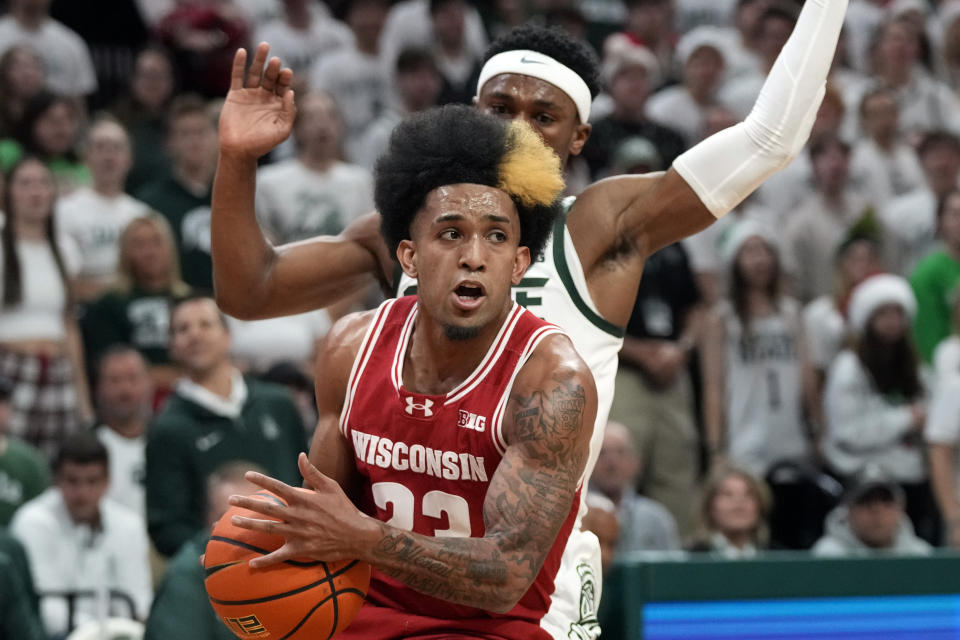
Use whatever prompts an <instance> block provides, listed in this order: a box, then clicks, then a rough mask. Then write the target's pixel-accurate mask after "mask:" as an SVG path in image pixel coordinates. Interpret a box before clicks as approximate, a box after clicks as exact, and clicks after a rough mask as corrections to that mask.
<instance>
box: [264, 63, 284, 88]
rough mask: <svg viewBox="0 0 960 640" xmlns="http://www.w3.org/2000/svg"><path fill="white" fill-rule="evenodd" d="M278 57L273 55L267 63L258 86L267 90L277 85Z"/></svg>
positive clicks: (279, 65)
mask: <svg viewBox="0 0 960 640" xmlns="http://www.w3.org/2000/svg"><path fill="white" fill-rule="evenodd" d="M280 67H281V62H280V58H278V57H277V56H273V57H272V58H270V62H268V63H267V70H266V71H264V73H263V81H262V82H261V83H260V86H261V87H263V88H264V89H266V90H267V91H273V90H274V89H275V88H276V86H277V76H278V75H279V74H280Z"/></svg>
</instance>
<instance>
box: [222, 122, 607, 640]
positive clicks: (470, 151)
mask: <svg viewBox="0 0 960 640" xmlns="http://www.w3.org/2000/svg"><path fill="white" fill-rule="evenodd" d="M562 187H563V180H562V175H561V172H560V165H559V160H558V159H557V157H556V156H555V155H554V154H553V153H552V152H551V151H550V150H549V149H548V148H547V147H546V146H545V145H544V144H543V143H542V142H541V140H540V139H539V138H538V137H537V135H536V134H535V133H534V132H533V130H532V129H530V127H528V126H527V125H525V124H523V123H521V122H514V123H511V124H507V123H505V122H503V121H500V120H496V119H493V118H488V117H486V116H484V115H482V114H480V113H478V112H477V111H476V110H474V109H470V108H468V107H444V108H441V109H436V110H431V111H429V112H426V113H424V114H421V115H418V116H415V117H414V118H412V119H411V120H408V121H406V122H404V123H402V124H401V125H399V126H398V128H397V129H396V130H395V131H394V134H393V136H392V138H391V142H390V148H389V150H388V152H387V154H386V155H385V156H384V157H383V158H381V160H380V162H379V163H378V165H377V182H376V202H377V206H378V209H379V211H380V212H381V215H382V218H383V226H382V231H383V235H384V238H385V240H386V241H387V244H388V245H389V246H391V247H392V248H394V249H395V251H396V255H397V259H398V261H399V263H400V265H401V266H402V268H403V270H404V271H405V272H406V273H407V274H408V275H409V276H411V277H418V278H419V292H418V295H417V296H407V297H403V298H399V299H392V300H389V301H388V302H386V303H384V304H383V305H382V306H381V307H380V308H379V309H377V310H375V311H370V312H366V313H361V314H354V315H351V316H347V317H346V318H344V319H342V320H341V321H339V322H338V323H337V324H336V325H335V326H334V327H333V329H332V330H331V332H330V334H329V335H328V336H327V338H326V340H325V343H324V346H323V347H322V349H321V352H320V353H319V355H318V359H317V372H316V373H317V379H316V385H317V386H316V388H317V395H318V401H317V402H318V407H319V410H320V421H319V425H318V427H317V432H316V434H315V437H314V441H313V444H312V447H311V450H310V460H309V461H307V459H306V458H305V457H303V456H301V460H300V468H301V470H302V472H303V474H304V478H305V480H306V482H307V484H309V485H310V486H311V487H313V488H314V489H315V491H314V492H312V493H306V492H301V491H298V490H296V489H294V488H293V487H289V486H287V485H285V484H283V483H282V482H279V481H277V480H273V479H270V478H267V477H265V476H261V475H257V474H251V475H250V476H249V478H250V479H251V480H252V481H254V482H256V483H257V484H259V485H261V486H263V487H264V488H267V489H270V490H272V491H274V492H276V493H278V494H279V495H281V496H282V497H283V498H285V499H286V500H287V501H288V502H289V505H290V506H288V507H283V506H277V505H275V504H273V503H269V502H266V501H261V500H256V499H251V498H244V497H239V496H236V497H234V498H232V500H231V501H232V503H233V504H235V505H240V506H243V507H245V508H248V509H252V510H254V511H257V512H259V513H261V514H263V515H266V516H270V517H274V518H279V519H281V520H282V521H283V522H282V523H277V522H273V521H269V520H262V519H256V518H240V517H237V518H235V520H234V522H235V523H236V524H237V525H239V526H244V527H247V528H251V529H259V530H262V531H266V532H269V533H276V534H280V535H283V536H284V538H285V540H286V543H285V544H284V546H283V547H281V548H280V549H279V550H277V551H274V552H273V553H271V554H269V555H267V556H264V557H263V558H261V559H258V560H255V561H252V562H251V565H268V564H271V563H275V562H279V561H282V560H286V559H291V558H294V557H310V558H314V559H318V560H334V559H345V558H359V559H360V560H363V561H365V562H369V563H370V564H371V565H373V567H374V572H373V580H372V583H371V587H370V592H369V594H368V598H367V602H366V604H365V605H364V607H363V608H362V609H361V611H360V613H359V614H358V616H357V618H356V619H355V620H354V622H353V623H352V625H351V626H350V627H349V628H348V629H347V630H346V632H344V633H343V635H342V636H341V637H343V638H363V639H365V640H369V639H375V638H384V639H392V638H419V639H423V640H426V639H428V638H429V639H434V638H457V637H471V638H489V639H491V640H492V639H505V640H507V639H509V640H513V639H516V640H528V639H531V638H550V637H551V635H550V634H549V633H548V632H547V631H546V630H544V629H543V628H542V627H541V620H542V618H543V617H544V615H545V614H546V612H547V610H548V608H549V605H550V596H551V595H552V593H553V591H554V583H553V580H554V577H555V574H556V572H557V569H558V567H559V565H560V555H561V553H562V551H563V548H564V546H565V544H566V540H567V537H568V536H569V535H570V532H571V530H572V528H573V524H574V521H575V520H576V514H577V510H578V507H579V501H580V495H579V492H580V479H581V477H582V473H583V470H584V467H585V465H586V460H587V453H588V448H589V441H590V435H591V432H592V426H593V421H594V418H595V415H596V407H597V399H596V390H595V387H594V383H593V378H592V376H591V375H590V371H589V369H588V367H587V365H586V364H585V363H584V362H583V360H581V359H580V357H579V356H578V355H577V353H576V352H575V351H574V349H573V345H572V343H571V342H570V340H569V339H568V338H567V337H566V336H565V335H564V334H563V333H562V332H561V331H560V329H559V328H558V327H556V326H555V325H552V324H549V323H546V322H544V321H543V320H540V319H539V318H537V317H536V316H535V315H534V314H533V313H531V312H530V311H527V310H525V309H524V308H523V307H521V306H520V305H519V304H517V303H516V302H514V301H513V300H512V299H511V297H510V286H511V284H516V283H517V282H519V281H520V279H521V278H522V277H523V275H524V272H525V271H526V269H527V267H528V266H529V264H530V260H531V257H536V256H537V255H538V254H539V252H540V251H541V250H542V248H543V246H544V244H545V242H546V240H547V237H548V235H549V233H550V230H551V228H552V225H553V221H554V218H555V217H556V215H557V213H558V211H559V201H558V200H557V198H558V196H559V195H560V192H561V189H562ZM345 492H346V493H345ZM348 496H350V497H352V498H354V500H356V501H357V504H358V505H359V506H360V508H361V509H362V511H361V510H359V509H358V508H356V507H354V504H353V502H351V500H350V499H349V498H348ZM365 514H366V515H365Z"/></svg>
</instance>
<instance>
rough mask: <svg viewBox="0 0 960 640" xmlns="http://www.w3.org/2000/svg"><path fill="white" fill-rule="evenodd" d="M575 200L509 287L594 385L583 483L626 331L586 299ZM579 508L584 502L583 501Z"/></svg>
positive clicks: (407, 281)
mask: <svg viewBox="0 0 960 640" xmlns="http://www.w3.org/2000/svg"><path fill="white" fill-rule="evenodd" d="M573 201H574V198H573V197H570V198H567V199H566V200H565V201H564V209H563V213H561V215H560V216H559V218H558V219H557V221H556V223H555V224H554V227H553V233H552V234H551V236H550V238H549V239H548V240H547V245H546V247H545V248H544V250H543V255H541V256H540V258H539V259H538V260H537V261H536V262H534V263H533V264H531V265H530V268H529V269H527V273H526V274H525V275H524V277H523V280H521V281H520V284H518V285H517V286H515V287H513V299H514V300H516V301H517V302H518V303H519V304H521V305H523V306H524V307H526V308H527V309H529V310H530V311H532V312H533V313H535V314H537V315H538V316H539V317H541V318H543V319H544V320H546V321H547V322H552V323H553V324H555V325H557V326H559V327H560V328H561V329H563V330H564V332H565V333H566V334H567V335H568V336H570V339H571V340H572V341H573V346H574V347H576V349H577V352H578V353H579V354H580V357H581V358H583V360H584V361H585V362H586V363H587V366H589V367H590V371H591V372H592V373H593V378H594V381H595V382H596V385H597V421H596V423H595V424H594V428H593V436H592V437H591V439H590V457H589V458H588V459H587V466H586V469H585V470H584V476H583V477H584V479H586V478H589V477H590V473H591V472H592V471H593V466H594V464H595V463H596V461H597V456H598V455H599V453H600V444H601V443H602V442H603V428H604V426H605V425H606V424H607V417H608V415H609V413H610V405H611V404H612V403H613V385H614V380H615V378H616V377H617V364H618V359H617V354H618V353H619V352H620V347H621V346H623V336H624V330H623V329H622V328H620V327H618V326H616V325H614V324H612V323H610V322H608V321H607V320H604V319H603V318H602V317H600V314H599V313H598V312H597V308H596V306H594V304H593V301H592V300H591V299H590V294H589V292H588V291H587V279H586V277H585V276H584V275H583V268H582V267H581V265H580V258H579V257H578V256H577V251H576V249H575V248H574V246H573V242H572V241H571V240H570V232H569V231H567V226H566V224H565V222H566V214H567V213H568V212H569V211H570V206H571V205H572V204H573ZM398 273H399V275H400V278H399V280H397V279H395V281H397V282H399V286H398V288H397V295H398V296H405V295H410V294H413V293H416V290H417V281H416V280H414V279H413V278H411V277H409V276H408V275H406V274H405V273H403V272H402V271H399V269H398ZM583 504H584V505H585V504H586V500H584V501H583ZM585 508H586V507H584V509H585Z"/></svg>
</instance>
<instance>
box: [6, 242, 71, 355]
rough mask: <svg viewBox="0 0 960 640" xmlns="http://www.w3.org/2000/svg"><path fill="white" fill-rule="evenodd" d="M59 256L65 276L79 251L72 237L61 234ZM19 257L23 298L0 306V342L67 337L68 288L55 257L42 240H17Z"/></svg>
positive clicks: (61, 338) (69, 271)
mask: <svg viewBox="0 0 960 640" xmlns="http://www.w3.org/2000/svg"><path fill="white" fill-rule="evenodd" d="M59 246H60V256H61V258H63V266H64V268H65V270H66V272H67V277H68V278H71V277H73V276H75V275H76V273H77V267H78V264H79V254H78V251H77V249H76V246H75V245H74V244H73V241H72V240H70V239H69V238H61V240H60V242H59ZM17 256H18V258H19V260H20V278H21V287H22V288H21V290H22V291H23V298H22V300H21V301H20V302H19V303H17V304H15V305H13V306H11V307H4V308H2V309H0V342H17V341H22V340H54V341H57V340H63V339H64V338H65V337H66V326H65V325H64V322H63V320H64V316H65V313H66V304H67V289H66V286H65V284H64V282H63V278H62V277H61V276H60V271H59V270H58V269H57V262H56V258H55V257H54V255H53V250H52V249H51V248H50V245H49V244H48V243H47V242H45V241H41V242H34V241H31V240H20V241H19V242H18V243H17ZM3 265H4V262H3V248H2V247H0V300H2V299H3V273H4V266H3Z"/></svg>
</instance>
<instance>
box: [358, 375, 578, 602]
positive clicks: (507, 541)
mask: <svg viewBox="0 0 960 640" xmlns="http://www.w3.org/2000/svg"><path fill="white" fill-rule="evenodd" d="M550 386H553V387H554V388H553V389H552V390H549V389H536V390H533V391H532V392H529V393H527V394H526V395H521V393H522V392H521V393H518V392H517V391H516V390H515V392H514V394H513V396H512V397H511V399H510V406H509V408H508V411H509V412H510V413H508V415H510V416H512V420H510V419H508V420H507V422H506V424H505V425H504V426H505V435H506V436H507V441H508V443H509V446H508V449H507V452H506V454H505V455H504V457H503V459H502V460H501V462H500V465H499V466H498V468H497V471H496V473H495V474H494V476H493V478H492V479H491V482H490V486H489V488H488V490H487V496H486V500H485V503H484V522H485V526H486V532H485V536H484V537H483V538H432V537H427V536H423V535H420V534H416V533H411V532H407V531H400V530H397V529H396V528H394V527H389V526H387V525H385V524H384V525H381V532H382V537H381V538H380V540H379V542H378V543H377V545H376V547H375V549H374V550H373V552H372V561H373V564H374V565H375V566H376V567H377V568H378V569H380V570H381V571H383V572H384V573H386V574H387V575H390V576H392V577H394V578H396V579H397V580H400V581H401V582H403V583H404V584H406V585H407V586H409V587H411V588H413V589H416V590H417V591H420V592H421V593H424V594H427V595H430V596H434V597H437V598H441V599H444V600H447V601H450V602H454V603H457V604H464V605H469V606H474V607H479V608H482V609H488V610H492V611H507V610H509V609H510V608H512V606H513V605H514V604H515V603H516V602H517V600H518V599H519V598H520V597H522V595H523V594H524V593H525V592H526V591H527V589H528V588H529V587H530V585H531V584H532V583H533V581H534V579H535V578H536V576H537V574H538V572H539V571H540V568H541V566H542V565H543V562H544V560H545V559H546V556H547V553H548V552H549V550H550V548H551V546H552V545H553V542H554V540H555V538H556V536H557V533H558V532H559V530H560V528H561V526H562V525H563V523H564V521H565V520H566V519H567V517H568V516H569V515H570V508H571V505H572V501H573V496H574V494H575V493H576V490H577V485H578V482H579V480H580V475H581V474H582V472H583V468H584V465H585V464H586V459H587V447H588V443H589V439H590V428H591V427H592V417H590V418H589V423H585V417H584V413H585V409H586V407H587V394H586V391H585V389H584V388H583V386H582V385H581V384H580V380H579V379H578V377H577V376H576V375H575V374H573V373H572V372H567V374H565V375H564V374H555V376H554V378H553V379H552V384H551V385H550ZM584 429H586V432H585V433H584Z"/></svg>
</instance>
